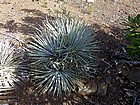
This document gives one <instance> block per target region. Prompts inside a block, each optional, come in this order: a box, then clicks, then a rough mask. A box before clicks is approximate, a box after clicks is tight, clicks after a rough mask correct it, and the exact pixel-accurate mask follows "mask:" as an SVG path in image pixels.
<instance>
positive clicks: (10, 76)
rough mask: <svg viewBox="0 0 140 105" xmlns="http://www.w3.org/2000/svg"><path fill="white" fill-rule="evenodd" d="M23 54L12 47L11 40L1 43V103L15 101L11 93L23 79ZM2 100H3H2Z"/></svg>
mask: <svg viewBox="0 0 140 105" xmlns="http://www.w3.org/2000/svg"><path fill="white" fill-rule="evenodd" d="M22 55H23V53H21V51H19V50H17V49H16V48H15V47H14V46H12V44H11V42H10V40H8V39H4V40H1V41H0V97H1V98H0V102H2V100H3V101H5V100H9V101H7V102H10V101H12V99H13V98H14V99H15V96H12V95H11V92H13V90H14V89H15V86H16V85H15V84H20V83H21V82H20V80H21V79H22V70H21V69H20V68H21V67H19V66H21V65H20V64H21V61H22V60H21V58H22ZM1 99H2V100H1Z"/></svg>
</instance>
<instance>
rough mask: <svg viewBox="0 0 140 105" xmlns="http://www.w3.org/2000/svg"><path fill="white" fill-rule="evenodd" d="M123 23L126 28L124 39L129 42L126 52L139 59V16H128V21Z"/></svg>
mask: <svg viewBox="0 0 140 105" xmlns="http://www.w3.org/2000/svg"><path fill="white" fill-rule="evenodd" d="M124 23H125V25H126V26H128V28H127V30H128V34H127V35H126V37H127V39H128V40H129V41H130V44H129V45H128V46H127V52H128V54H130V55H133V56H138V57H139V58H140V14H138V15H137V16H135V17H131V16H128V20H127V21H125V22H124Z"/></svg>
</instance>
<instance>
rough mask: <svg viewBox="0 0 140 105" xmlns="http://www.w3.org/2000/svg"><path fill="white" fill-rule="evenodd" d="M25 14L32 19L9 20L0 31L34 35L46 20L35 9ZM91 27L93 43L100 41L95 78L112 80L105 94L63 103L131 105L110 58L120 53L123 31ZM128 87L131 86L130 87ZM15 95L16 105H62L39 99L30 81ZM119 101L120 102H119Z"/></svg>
mask: <svg viewBox="0 0 140 105" xmlns="http://www.w3.org/2000/svg"><path fill="white" fill-rule="evenodd" d="M21 11H24V12H26V13H32V14H33V16H27V17H24V18H23V19H22V23H16V22H15V20H9V21H7V23H6V24H4V25H3V24H1V25H0V26H1V27H4V28H6V29H8V32H13V33H16V32H20V33H22V34H23V35H31V34H32V35H33V34H34V32H35V28H34V27H38V25H42V20H44V19H45V18H46V14H45V13H43V12H41V11H39V10H35V9H33V10H32V9H22V10H21ZM92 27H93V28H94V29H95V33H94V34H96V35H97V37H96V39H97V40H98V41H101V44H100V45H99V46H100V48H101V52H100V54H99V59H100V61H101V63H100V70H99V71H100V72H99V74H98V76H97V78H98V79H100V81H101V82H105V83H107V82H106V79H107V77H109V78H111V79H110V80H109V81H110V83H107V84H108V86H109V87H108V89H107V90H106V91H107V93H106V94H104V95H102V94H101V93H99V94H96V93H95V94H93V95H89V96H81V95H77V94H74V93H73V94H72V95H70V96H67V97H64V99H63V103H65V104H68V105H96V104H101V105H113V104H115V105H120V103H123V104H125V105H126V104H130V101H129V100H128V99H129V98H128V97H127V95H126V94H125V92H124V87H126V86H127V85H128V84H129V83H128V81H127V80H125V79H124V81H126V82H124V83H121V82H120V81H119V79H117V77H118V75H117V74H116V71H115V64H114V58H113V56H112V55H113V54H115V53H116V51H117V50H118V49H119V47H121V46H123V45H124V43H125V42H124V40H123V29H121V28H119V27H114V26H110V27H106V26H102V25H98V24H93V25H92ZM129 85H131V84H129ZM17 91H18V92H17V93H16V95H17V96H18V99H19V101H18V103H19V105H31V104H32V105H45V104H47V103H50V104H51V105H56V104H57V105H59V104H60V105H62V102H60V100H59V99H54V98H52V97H49V96H48V95H41V96H40V95H38V94H34V92H33V84H32V82H30V81H27V83H26V84H25V86H24V87H22V89H21V88H20V89H17ZM118 97H119V98H118Z"/></svg>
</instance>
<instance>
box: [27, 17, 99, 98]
mask: <svg viewBox="0 0 140 105" xmlns="http://www.w3.org/2000/svg"><path fill="white" fill-rule="evenodd" d="M48 19H49V18H46V20H44V21H43V26H40V28H37V32H36V34H35V35H34V36H32V41H31V42H29V43H28V54H29V57H30V60H31V69H32V70H31V79H32V80H33V82H34V84H35V89H36V90H38V91H39V92H40V93H46V92H47V93H49V94H50V95H55V96H62V95H63V93H68V92H71V91H72V90H73V89H74V88H75V84H76V83H77V82H76V81H82V80H84V79H87V78H91V77H92V76H93V74H94V72H95V71H94V70H93V69H95V68H96V66H97V64H98V60H97V55H98V51H99V48H98V46H97V43H98V42H97V41H95V35H94V34H93V30H92V29H91V28H90V27H88V26H86V25H84V22H83V21H81V20H76V19H74V18H69V17H67V16H60V17H56V18H53V19H50V20H48Z"/></svg>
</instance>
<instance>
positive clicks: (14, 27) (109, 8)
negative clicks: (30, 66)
mask: <svg viewBox="0 0 140 105" xmlns="http://www.w3.org/2000/svg"><path fill="white" fill-rule="evenodd" d="M56 12H63V13H65V12H70V15H71V16H74V17H75V18H82V19H83V20H85V22H86V23H87V24H89V25H91V26H92V27H93V29H94V30H95V33H94V34H96V35H97V40H99V41H101V42H102V43H101V45H100V46H101V53H100V57H99V59H100V60H101V65H102V66H101V68H100V73H99V75H98V76H97V78H98V79H99V80H100V82H101V83H105V84H107V89H103V90H102V91H103V92H100V93H95V94H91V95H89V96H81V95H77V94H73V95H70V96H68V97H65V99H64V100H63V104H64V105H139V104H138V103H137V104H133V102H134V100H133V97H130V96H128V94H127V93H126V91H125V89H131V90H135V91H139V92H137V97H139V98H140V84H138V83H135V82H133V81H131V80H129V79H127V78H126V77H124V76H122V75H120V74H118V73H117V72H116V69H115V61H114V58H113V54H115V53H116V52H119V50H118V49H121V47H122V46H125V45H126V41H125V39H124V35H125V32H124V28H125V26H124V25H122V24H121V23H122V22H123V21H124V19H127V17H128V15H131V16H135V15H136V14H140V0H94V2H93V3H86V2H85V1H82V0H69V1H68V2H67V3H64V2H62V1H59V2H56V1H55V0H38V1H32V0H0V33H3V34H10V35H13V36H14V37H16V38H17V39H19V40H23V41H25V39H26V38H28V37H30V35H32V34H34V31H35V30H34V26H37V25H38V24H41V21H42V20H44V19H45V18H46V16H47V15H49V14H55V13H56ZM1 36H2V37H3V35H1ZM119 53H120V52H119ZM18 91H19V92H17V93H16V94H17V95H18V97H19V98H18V102H17V103H16V105H50V104H51V105H62V102H61V101H60V100H57V99H55V98H51V97H49V96H47V95H44V96H39V95H37V94H33V92H32V84H31V82H28V83H27V84H26V86H25V88H22V91H21V89H19V90H18ZM13 105H14V104H13Z"/></svg>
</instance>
